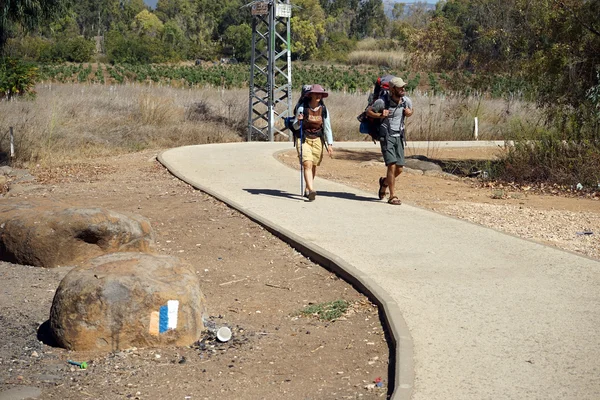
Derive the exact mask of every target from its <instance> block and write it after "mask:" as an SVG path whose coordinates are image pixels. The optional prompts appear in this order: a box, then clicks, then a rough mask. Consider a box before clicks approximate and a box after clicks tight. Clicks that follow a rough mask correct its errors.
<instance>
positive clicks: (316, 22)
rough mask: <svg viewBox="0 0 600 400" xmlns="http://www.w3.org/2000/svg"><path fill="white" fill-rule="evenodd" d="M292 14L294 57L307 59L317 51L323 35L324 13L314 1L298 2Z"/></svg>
mask: <svg viewBox="0 0 600 400" xmlns="http://www.w3.org/2000/svg"><path fill="white" fill-rule="evenodd" d="M295 4H296V5H297V6H299V8H298V9H295V11H294V12H293V13H292V18H291V21H290V22H291V39H292V51H293V53H294V55H295V56H298V57H299V58H302V59H308V58H310V57H311V56H312V55H314V54H315V53H316V51H317V47H318V44H319V43H320V41H321V40H323V39H324V35H325V12H324V11H323V9H322V8H321V5H320V4H319V2H318V1H316V0H299V1H297V2H296V3H295Z"/></svg>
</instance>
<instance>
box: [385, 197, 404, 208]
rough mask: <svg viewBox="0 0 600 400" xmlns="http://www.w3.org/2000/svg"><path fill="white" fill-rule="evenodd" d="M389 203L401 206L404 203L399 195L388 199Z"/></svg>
mask: <svg viewBox="0 0 600 400" xmlns="http://www.w3.org/2000/svg"><path fill="white" fill-rule="evenodd" d="M388 204H392V205H395V206H399V205H401V204H402V202H401V201H400V199H399V198H398V197H396V196H393V197H390V199H389V200H388Z"/></svg>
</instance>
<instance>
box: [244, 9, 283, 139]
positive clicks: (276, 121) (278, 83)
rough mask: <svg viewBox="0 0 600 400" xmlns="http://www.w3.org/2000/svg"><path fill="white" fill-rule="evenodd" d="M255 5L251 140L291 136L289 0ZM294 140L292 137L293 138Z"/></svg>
mask: <svg viewBox="0 0 600 400" xmlns="http://www.w3.org/2000/svg"><path fill="white" fill-rule="evenodd" d="M248 5H249V6H251V8H252V59H251V63H250V85H249V86H250V99H249V104H248V141H252V140H269V141H270V142H272V141H273V140H274V138H275V135H276V134H280V135H283V136H285V137H289V135H288V134H286V133H285V132H283V131H284V130H285V127H284V124H283V118H285V117H287V116H291V115H292V61H291V41H290V18H291V14H292V13H291V10H292V6H291V5H290V3H289V0H286V2H285V3H284V2H280V1H277V0H257V1H254V2H252V3H250V4H248ZM290 140H291V138H290Z"/></svg>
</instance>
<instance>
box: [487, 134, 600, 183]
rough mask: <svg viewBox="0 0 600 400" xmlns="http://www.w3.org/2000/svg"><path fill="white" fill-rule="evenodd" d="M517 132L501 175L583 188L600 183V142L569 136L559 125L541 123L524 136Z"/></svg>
mask: <svg viewBox="0 0 600 400" xmlns="http://www.w3.org/2000/svg"><path fill="white" fill-rule="evenodd" d="M522 132H523V130H519V133H515V137H514V146H510V147H508V152H507V153H506V155H505V156H504V157H503V159H502V161H503V162H502V168H501V170H500V171H499V172H498V177H497V178H499V179H502V180H505V181H508V182H516V183H519V184H525V183H526V184H557V185H560V186H564V187H576V188H578V189H580V190H583V189H585V190H587V191H589V190H598V188H599V187H600V143H598V141H593V140H592V141H590V140H582V141H573V140H565V138H564V134H562V133H560V131H558V130H556V129H552V128H551V129H548V128H546V127H539V128H538V129H536V130H535V131H534V132H531V133H530V134H529V135H527V136H524V135H523V133H522Z"/></svg>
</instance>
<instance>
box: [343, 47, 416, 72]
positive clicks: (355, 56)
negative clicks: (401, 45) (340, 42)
mask: <svg viewBox="0 0 600 400" xmlns="http://www.w3.org/2000/svg"><path fill="white" fill-rule="evenodd" d="M409 62H410V57H409V55H408V53H406V52H404V51H402V50H391V51H383V50H357V51H353V52H351V53H350V54H349V55H348V64H350V65H377V66H381V67H388V68H392V69H396V70H405V69H406V68H407V66H408V65H409Z"/></svg>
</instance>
